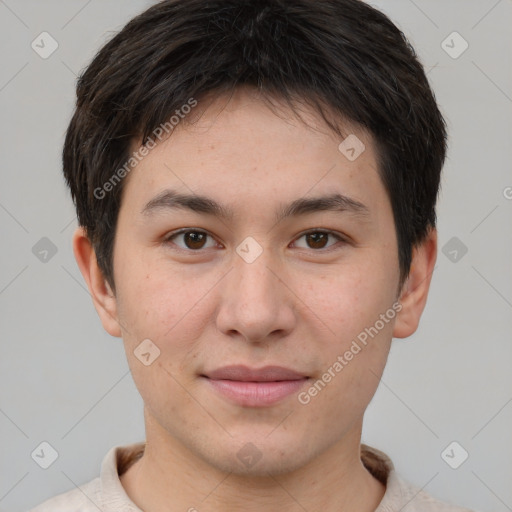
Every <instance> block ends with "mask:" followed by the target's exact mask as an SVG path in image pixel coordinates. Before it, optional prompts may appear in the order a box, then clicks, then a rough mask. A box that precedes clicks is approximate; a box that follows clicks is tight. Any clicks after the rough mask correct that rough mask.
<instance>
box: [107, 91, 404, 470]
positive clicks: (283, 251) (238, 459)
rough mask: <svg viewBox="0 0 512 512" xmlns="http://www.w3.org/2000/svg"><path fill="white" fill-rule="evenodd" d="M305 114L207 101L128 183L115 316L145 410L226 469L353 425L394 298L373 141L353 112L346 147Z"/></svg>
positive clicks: (390, 235)
mask: <svg viewBox="0 0 512 512" xmlns="http://www.w3.org/2000/svg"><path fill="white" fill-rule="evenodd" d="M197 108H199V107H197ZM282 108H283V112H284V113H286V109H285V107H284V106H283V107H282ZM303 117H304V118H305V120H306V121H307V124H309V125H310V126H306V125H305V124H304V123H303V122H301V121H300V120H297V119H296V118H294V117H293V115H292V114H291V113H290V112H288V116H286V115H284V116H283V115H281V116H277V115H276V114H275V113H273V112H272V111H271V110H270V109H269V108H268V107H267V106H266V105H265V104H264V103H263V102H262V101H261V100H259V99H258V98H256V97H255V96H253V95H252V94H250V93H249V92H248V91H245V92H243V91H239V92H238V93H237V94H235V96H233V97H232V98H231V100H230V101H229V103H228V101H227V99H226V98H217V99H216V100H215V102H214V103H213V104H211V105H210V106H209V107H208V108H207V109H206V110H205V112H204V113H203V115H202V116H201V117H200V118H199V120H197V121H196V122H195V123H193V124H185V123H183V124H182V125H180V126H178V127H177V128H176V130H175V131H174V133H173V134H172V136H171V137H170V138H169V139H167V140H166V141H165V142H162V143H160V144H159V145H157V146H156V147H155V148H154V149H152V150H151V151H150V153H149V154H148V155H147V156H146V157H145V158H144V159H143V160H142V161H141V162H140V163H139V164H138V165H137V167H136V168H135V169H134V170H133V171H132V172H131V174H130V175H129V177H128V178H127V182H126V184H125V185H126V187H125V189H124V192H123V200H122V206H121V209H120V213H119V219H118V226H117V234H116V242H115V248H114V279H115V283H116V297H115V301H116V311H115V315H116V317H117V319H118V321H119V324H120V326H121V332H122V337H123V340H124V344H125V348H126V354H127V357H128V362H129V365H130V368H131V371H132V374H133V378H134V380H135V383H136V385H137V387H138V389H139V391H140V393H141V395H142V398H143V400H144V402H145V412H146V421H147V422H149V423H150V424H151V425H153V426H154V427H153V428H156V429H158V430H159V432H160V434H159V435H160V436H161V439H166V440H167V441H168V442H170V443H174V444H175V445H179V446H180V447H182V448H183V449H184V450H188V451H189V452H190V453H191V454H193V455H194V456H196V457H198V458H199V459H201V460H202V461H205V462H207V463H209V464H211V465H212V466H215V467H216V468H219V469H221V470H223V471H231V472H233V473H240V474H242V473H245V474H265V473H268V472H273V473H279V472H284V471H291V470H293V469H296V468H299V467H301V466H304V465H305V464H307V463H308V462H309V461H312V460H313V459H314V458H315V457H317V456H318V455H319V454H321V453H322V452H324V451H325V450H327V449H329V448H333V447H335V446H337V445H339V443H343V442H344V440H346V439H348V438H350V437H351V436H353V434H354V432H358V431H359V430H360V427H361V422H362V416H363V413H364V410H365V408H366V407H367V405H368V403H369V401H370V400H371V398H372V396H373V394H374V392H375V390H376V388H377V385H378V381H379V377H380V376H381V374H382V371H383V368H384V365H385V362H386V358H387V355H388V351H389V346H390V342H391V337H392V334H393V326H394V324H395V322H396V316H397V309H399V307H398V308H397V305H396V300H397V286H398V280H399V267H398V254H397V241H396V234H395V227H394V221H393V214H392V210H391V205H390V202H389V199H388V197H387V194H386V191H385V189H384V186H383V184H382V183H381V181H380V178H379V175H378V172H377V163H376V162H377V156H376V153H375V151H374V145H373V142H372V140H371V138H370V137H369V136H368V135H367V134H365V133H364V132H362V131H361V130H358V129H355V128H350V127H349V126H348V125H347V126H346V127H345V131H346V134H347V135H349V134H353V135H355V136H357V138H358V139H359V140H360V141H362V142H363V143H364V145H365V150H364V151H363V152H362V153H361V154H360V156H359V157H357V158H356V159H355V160H353V161H352V159H349V158H347V156H346V154H349V156H352V154H351V153H346V154H344V153H343V152H341V151H340V150H339V149H338V146H339V144H340V143H341V142H342V140H343V139H340V138H339V137H338V136H336V135H334V134H333V133H332V132H331V131H330V130H329V129H328V127H327V126H326V125H324V124H323V123H322V121H321V120H320V118H319V117H318V116H317V115H316V114H315V113H314V112H312V111H305V115H303ZM321 198H323V199H322V200H320V201H319V199H321ZM393 305H395V307H393ZM144 340H146V341H144ZM148 340H150V341H148ZM363 340H364V341H363ZM141 343H142V345H141ZM257 459H258V461H257V463H253V462H251V461H253V460H257Z"/></svg>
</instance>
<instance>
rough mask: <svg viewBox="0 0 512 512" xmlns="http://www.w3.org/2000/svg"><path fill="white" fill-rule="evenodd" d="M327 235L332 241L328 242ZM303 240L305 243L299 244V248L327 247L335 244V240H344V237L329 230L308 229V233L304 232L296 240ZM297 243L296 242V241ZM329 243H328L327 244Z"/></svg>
mask: <svg viewBox="0 0 512 512" xmlns="http://www.w3.org/2000/svg"><path fill="white" fill-rule="evenodd" d="M329 237H330V238H331V239H334V243H330V244H329ZM301 239H304V240H305V242H306V243H305V245H304V244H303V245H302V246H301V245H300V244H299V245H298V247H300V248H301V249H319V250H321V249H329V248H330V247H332V246H333V245H336V241H339V242H342V243H343V242H345V240H344V238H343V237H341V236H340V235H338V234H336V233H333V232H331V231H318V230H317V231H309V232H308V233H304V234H303V235H302V236H301V237H299V238H298V239H297V240H301ZM296 244H297V242H296ZM328 244H329V245H328Z"/></svg>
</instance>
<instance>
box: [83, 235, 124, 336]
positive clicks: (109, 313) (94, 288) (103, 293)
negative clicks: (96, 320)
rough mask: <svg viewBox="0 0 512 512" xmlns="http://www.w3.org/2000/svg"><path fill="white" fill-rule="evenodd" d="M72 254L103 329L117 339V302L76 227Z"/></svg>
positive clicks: (88, 243) (93, 253) (90, 245)
mask: <svg viewBox="0 0 512 512" xmlns="http://www.w3.org/2000/svg"><path fill="white" fill-rule="evenodd" d="M73 252H74V254H75V259H76V262H77V263H78V267H79V268H80V272H82V275H83V276H84V279H85V282H86V283H87V287H88V288H89V292H90V294H91V297H92V301H93V303H94V307H95V308H96V311H97V312H98V315H99V317H100V320H101V323H102V324H103V328H104V329H105V330H106V331H107V332H108V333H109V334H110V335H111V336H115V337H117V338H120V337H121V328H120V326H119V322H118V320H117V300H116V297H115V295H114V293H113V292H112V289H111V288H110V285H109V284H108V282H107V280H106V279H105V278H104V277H103V274H102V272H101V270H100V268H99V267H98V262H97V260H96V252H95V251H94V248H93V246H92V244H91V242H90V240H89V239H88V238H87V236H86V234H85V231H84V229H83V228H81V227H78V228H77V229H76V231H75V233H74V235H73Z"/></svg>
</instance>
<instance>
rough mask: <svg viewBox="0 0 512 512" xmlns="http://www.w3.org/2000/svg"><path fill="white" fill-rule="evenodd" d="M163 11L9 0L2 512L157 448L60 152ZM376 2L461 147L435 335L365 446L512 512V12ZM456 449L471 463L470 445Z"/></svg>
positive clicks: (408, 357)
mask: <svg viewBox="0 0 512 512" xmlns="http://www.w3.org/2000/svg"><path fill="white" fill-rule="evenodd" d="M151 3H152V2H148V1H142V0H138V1H136V0H130V1H126V0H125V1H122V2H121V1H112V0H108V1H104V0H103V1H99V0H89V1H84V0H67V1H63V0H61V1H55V0H53V1H51V0H48V1H45V2H41V1H36V0H33V1H29V0H5V1H2V0H0V29H1V30H0V48H1V50H0V51H1V55H2V64H1V66H0V108H1V112H2V116H1V124H0V143H1V148H2V151H1V157H2V161H1V166H0V169H1V170H0V172H1V179H2V187H1V189H0V225H1V229H2V244H1V248H2V250H1V251H0V258H1V261H0V263H1V264H0V269H1V270H0V308H1V355H0V379H1V381H0V439H1V450H2V452H1V457H0V510H3V511H7V510H9V511H14V512H16V511H22V510H26V509H27V508H29V507H31V506H33V505H35V504H36V503H39V502H40V501H42V500H43V499H46V498H48V497H50V496H52V495H54V494H56V493H59V492H63V491H66V490H68V489H71V488H73V487H74V486H75V485H80V484H82V483H84V482H86V481H88V480H91V479H92V478H94V477H96V476H97V475H98V474H99V468H100V463H101V460H102V458H103V457H104V455H105V453H106V452H107V450H108V449H109V448H110V447H112V446H114V445H119V444H127V443H131V442H135V441H139V440H143V439H144V427H143V418H142V401H141V399H140V397H139V395H138V393H137V391H136V388H135V386H134V384H133V382H132V379H131V376H130V374H129V371H128V366H127V363H126V360H125V355H124V351H123V347H122V342H121V340H119V339H115V338H111V337H110V336H109V335H108V334H106V333H105V332H104V331H103V329H102V327H101V324H100V322H99V319H98V318H97V316H96V313H95V311H94V308H93V305H92V302H91V298H90V296H89V294H88V292H87V290H86V289H85V287H84V286H85V285H84V282H83V279H82V277H81V275H80V272H79V270H78V267H77V266H76V263H75V260H74V257H73V254H72V250H71V235H72V233H73V229H74V228H75V226H76V220H75V214H74V210H73V206H72V203H71V200H70V198H69V196H68V192H67V190H66V189H65V187H64V182H63V178H62V177H61V164H60V152H61V148H62V143H63V137H64V132H65V129H66V127H67V123H68V121H69V119H70V115H71V111H72V107H73V103H74V84H75V79H76V76H75V75H76V74H77V73H78V72H79V71H80V69H82V68H83V67H84V66H85V65H86V64H87V63H88V62H89V61H90V59H91V58H92V56H93V54H94V53H95V51H96V50H97V49H98V48H99V47H100V46H101V45H102V44H103V43H104V42H105V41H106V40H107V39H108V38H109V37H110V36H111V35H112V34H113V32H114V31H117V30H119V29H120V28H121V27H122V26H123V25H124V23H126V22H127V21H128V20H129V19H130V18H131V17H132V16H133V15H135V14H136V13H138V12H140V11H141V10H143V9H144V8H145V7H147V6H149V5H150V4H151ZM375 5H376V6H377V7H380V8H381V9H382V10H383V11H384V12H385V13H386V14H388V15H389V16H390V17H391V18H392V19H393V20H394V21H395V22H396V23H397V25H399V27H400V28H401V29H402V30H403V31H404V32H405V34H406V35H407V36H408V37H409V38H410V40H411V42H412V43H413V45H414V46H415V48H416V50H417V52H418V54H419V55H420V57H421V60H422V62H423V63H424V65H425V67H426V69H427V70H428V76H429V79H430V80H431V83H432V85H433V87H434V89H435V91H436V95H437V98H438V101H439V104H440V106H441V108H442V111H443V113H444V115H445V116H446V119H447V122H448V127H449V132H450V150H449V157H448V161H447V164H446V166H445V169H444V177H443V185H442V194H441V197H440V203H439V209H438V216H439V242H440V250H439V255H438V263H437V267H436V270H435V273H434V278H433V283H432V288H431V293H430V299H429V303H428V305H427V308H426V310H425V313H424V316H423V319H422V322H421V325H420V329H419V331H418V332H417V333H416V334H415V335H414V336H412V337H411V338H410V339H408V340H395V341H394V343H393V347H392V351H391V355H390V358H389V364H388V366H387V369H386V371H385V373H384V376H383V379H382V382H381V385H380V387H379V390H378V391H377V394H376V396H375V398H374V400H373V402H372V403H371V405H370V407H369V409H368V412H367V415H366V425H365V429H364V436H363V441H364V442H366V443H368V444H370V445H373V446H376V447H378V448H380V449H382V450H384V451H385V452H387V453H388V454H389V455H390V456H391V457H392V459H393V460H394V463H395V465H396V468H397V469H398V471H399V472H400V473H401V474H402V475H403V476H404V477H406V478H407V479H408V480H410V481H411V482H413V483H415V484H416V485H418V486H419V487H424V488H425V490H427V491H428V492H430V493H432V494H434V495H436V496H438V497H439V498H441V499H444V500H448V501H453V502H455V503H458V504H461V505H465V506H467V507H470V508H473V509H475V510H481V511H506V510H512V486H511V485H510V482H511V481H512V442H511V432H512V403H511V402H512V385H511V383H512V377H511V372H510V367H511V362H512V343H511V331H512V315H511V308H512V289H511V288H512V287H511V283H512V275H511V274H512V271H511V270H512V254H511V252H512V251H511V245H512V244H511V236H510V234H511V232H512V231H511V222H510V220H511V212H512V200H511V199H507V196H508V197H509V198H510V197H512V189H511V188H507V187H512V175H511V172H510V163H511V155H512V153H511V142H512V138H511V135H512V133H511V132H512V129H511V128H512V121H511V119H512V116H511V113H512V73H511V66H512V59H511V58H510V57H511V42H512V37H511V34H510V26H511V21H512V1H511V0H499V1H496V0H479V1H468V0H449V1H440V0H439V1H426V0H421V1H420V0H415V1H412V0H390V1H385V0H381V1H379V2H376V3H375ZM43 31H47V32H49V33H50V34H51V35H52V37H53V38H54V39H55V40H56V41H57V42H58V44H59V46H58V49H57V50H56V51H55V52H54V53H53V54H52V55H51V56H50V57H49V58H47V59H42V58H41V57H40V56H39V55H38V54H37V53H36V52H35V51H34V50H33V49H32V48H31V42H32V41H33V40H34V39H36V38H37V36H38V35H39V34H40V33H41V32H43ZM454 31H457V32H458V33H460V34H461V36H462V37H463V38H464V39H465V40H466V41H467V43H468V44H469V47H468V49H467V50H466V51H465V52H464V53H463V54H461V55H460V56H458V58H452V57H451V56H449V55H448V54H447V53H446V51H445V50H444V49H443V47H442V42H443V41H444V40H445V39H446V38H447V36H449V35H450V34H451V33H452V32H454ZM447 44H448V45H449V46H452V47H453V48H452V49H451V51H452V53H453V52H454V51H455V52H456V51H460V49H461V48H462V46H461V44H462V42H461V40H457V39H453V37H451V39H450V38H448V40H447V42H446V43H445V45H447ZM134 72H137V71H136V70H134ZM43 237H47V238H48V239H50V240H51V242H52V243H53V244H54V245H55V247H56V249H57V252H56V254H55V255H53V256H52V254H51V252H50V253H48V255H47V261H40V259H39V258H38V257H36V255H35V254H34V253H33V250H32V249H33V247H34V245H36V243H38V241H39V240H40V239H41V238H43ZM453 237H457V240H455V241H452V242H451V244H455V245H448V247H447V248H445V252H446V253H447V255H445V254H444V253H443V251H442V249H443V247H445V245H446V244H447V243H448V242H449V241H450V239H452V238H453ZM40 243H44V242H40ZM461 244H464V246H466V247H467V253H466V254H465V255H463V256H462V251H461V247H462V245H461ZM38 247H39V246H36V248H38ZM454 250H455V251H457V252H456V253H453V251H454ZM450 251H452V252H451V254H450ZM35 252H36V253H37V252H38V251H37V250H35ZM39 256H40V257H42V256H41V254H40V255H39ZM455 256H457V260H456V261H451V259H453V258H454V257H455ZM42 441H47V442H49V443H50V444H51V445H52V446H53V447H54V448H55V450H56V451H57V452H58V458H57V460H56V461H55V462H54V463H53V464H52V465H51V466H50V467H49V468H48V469H46V470H45V469H42V468H41V467H39V465H38V464H36V462H35V461H34V460H33V459H32V458H31V453H32V452H33V451H34V450H35V449H36V448H37V447H38V446H39V445H40V443H41V442H42ZM452 441H456V442H457V443H459V445H460V446H462V447H463V448H464V449H465V450H466V451H467V452H468V453H469V457H468V459H467V460H466V461H465V462H464V463H463V464H461V465H460V467H458V469H452V468H451V467H450V466H449V465H448V464H447V463H446V462H445V460H443V458H442V457H441V453H442V452H443V451H444V449H445V448H446V447H447V446H448V445H449V444H450V443H451V442H452ZM448 453H449V454H450V455H451V456H452V457H451V459H450V461H451V462H452V464H454V462H457V461H460V456H461V455H460V454H461V453H462V452H461V449H460V448H458V447H456V449H455V450H454V451H453V452H451V451H450V450H449V451H448Z"/></svg>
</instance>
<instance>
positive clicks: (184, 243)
mask: <svg viewBox="0 0 512 512" xmlns="http://www.w3.org/2000/svg"><path fill="white" fill-rule="evenodd" d="M208 238H211V239H212V241H213V243H212V244H211V245H210V246H209V247H215V245H216V242H215V240H213V238H212V237H211V236H210V235H209V234H208V233H207V232H206V231H202V230H199V229H181V230H179V231H176V232H174V233H171V234H170V235H169V236H167V237H166V238H165V243H171V242H172V243H173V244H175V245H177V246H178V247H180V248H181V249H185V250H187V249H188V250H192V251H198V250H200V249H204V248H208V246H207V245H206V240H207V239H208ZM175 240H180V241H181V243H177V242H176V241H175Z"/></svg>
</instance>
